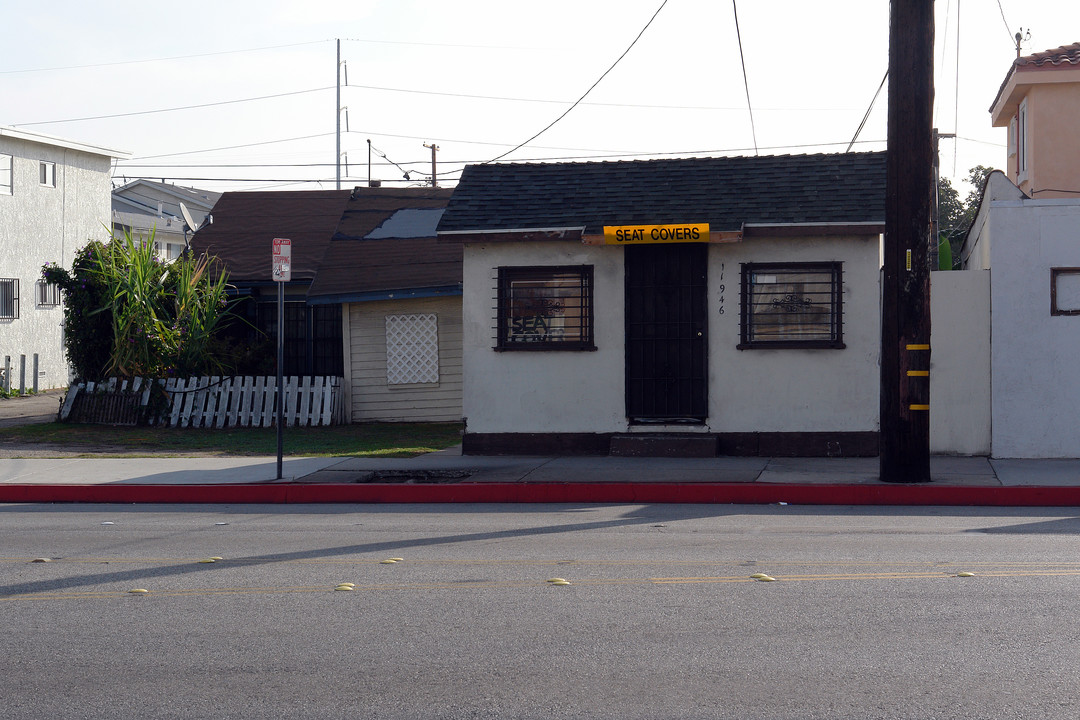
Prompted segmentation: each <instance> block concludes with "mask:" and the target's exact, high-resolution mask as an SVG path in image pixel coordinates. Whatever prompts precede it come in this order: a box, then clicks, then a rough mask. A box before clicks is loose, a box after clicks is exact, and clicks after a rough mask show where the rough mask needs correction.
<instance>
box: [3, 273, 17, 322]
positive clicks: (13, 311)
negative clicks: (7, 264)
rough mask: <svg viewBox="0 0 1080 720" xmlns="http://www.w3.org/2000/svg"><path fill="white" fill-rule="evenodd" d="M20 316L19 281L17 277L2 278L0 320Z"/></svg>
mask: <svg viewBox="0 0 1080 720" xmlns="http://www.w3.org/2000/svg"><path fill="white" fill-rule="evenodd" d="M18 317H19V281H18V280H17V279H16V278H0V320H14V319H16V318H18Z"/></svg>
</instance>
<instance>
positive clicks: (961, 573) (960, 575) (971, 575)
mask: <svg viewBox="0 0 1080 720" xmlns="http://www.w3.org/2000/svg"><path fill="white" fill-rule="evenodd" d="M956 577H975V573H973V572H967V571H966V570H965V571H964V572H958V573H956Z"/></svg>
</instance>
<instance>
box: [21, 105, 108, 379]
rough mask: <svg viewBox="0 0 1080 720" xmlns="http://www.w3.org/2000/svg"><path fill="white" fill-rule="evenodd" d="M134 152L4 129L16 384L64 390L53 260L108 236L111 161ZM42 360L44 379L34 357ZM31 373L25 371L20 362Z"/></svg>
mask: <svg viewBox="0 0 1080 720" xmlns="http://www.w3.org/2000/svg"><path fill="white" fill-rule="evenodd" d="M123 157H128V153H124V152H120V151H117V150H110V149H107V148H102V147H96V146H93V145H87V144H85V143H80V142H75V141H71V140H64V139H61V138H56V137H51V136H48V135H42V134H39V133H35V132H29V131H26V130H20V129H15V128H10V127H3V126H0V368H2V367H3V363H4V361H5V358H8V357H9V358H11V367H12V377H11V379H10V381H11V387H13V388H19V387H20V379H21V378H22V382H24V383H25V388H27V389H32V388H34V387H38V388H39V389H47V388H55V387H64V386H66V385H67V383H68V366H67V362H66V359H65V357H64V348H63V331H62V323H63V309H62V307H61V300H60V294H59V292H58V291H57V288H55V287H50V286H47V285H44V284H42V283H41V282H40V277H41V268H42V266H43V265H45V264H46V263H50V262H52V263H57V264H60V265H63V266H65V267H70V266H71V263H72V260H73V259H74V256H75V251H76V250H77V249H78V248H80V247H82V246H83V245H85V244H86V243H87V241H88V240H91V239H97V240H104V239H106V237H107V236H108V233H109V224H110V192H111V190H112V187H111V179H110V178H111V163H112V160H113V159H114V158H123ZM35 355H36V356H37V376H36V377H35V376H34V374H33V373H34V357H35ZM23 359H25V360H24V362H25V366H24V367H25V370H24V371H22V372H21V373H20V361H21V360H23Z"/></svg>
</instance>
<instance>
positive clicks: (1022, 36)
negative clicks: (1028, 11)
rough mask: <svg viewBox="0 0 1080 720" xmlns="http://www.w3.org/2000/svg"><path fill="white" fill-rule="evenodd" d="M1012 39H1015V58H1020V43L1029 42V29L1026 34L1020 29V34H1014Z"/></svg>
mask: <svg viewBox="0 0 1080 720" xmlns="http://www.w3.org/2000/svg"><path fill="white" fill-rule="evenodd" d="M1014 37H1015V38H1016V57H1020V42H1021V41H1024V42H1027V41H1029V40H1031V28H1028V31H1027V32H1026V33H1025V32H1024V28H1020V32H1018V33H1016V35H1015V36H1014Z"/></svg>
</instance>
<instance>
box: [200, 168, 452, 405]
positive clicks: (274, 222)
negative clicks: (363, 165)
mask: <svg viewBox="0 0 1080 720" xmlns="http://www.w3.org/2000/svg"><path fill="white" fill-rule="evenodd" d="M450 193H451V191H450V190H449V189H437V188H403V189H390V188H387V189H383V188H356V189H354V190H352V191H347V190H341V191H336V190H328V191H322V190H320V191H305V192H285V191H274V192H233V193H225V194H224V195H223V196H222V197H221V199H220V200H219V201H218V204H217V205H216V206H215V208H214V218H213V223H212V224H211V225H208V226H206V227H204V228H203V229H202V230H200V231H199V232H198V233H197V234H196V235H195V238H194V239H193V241H192V247H193V249H194V250H195V251H196V252H203V251H206V252H209V253H210V254H212V255H216V256H217V257H218V258H219V259H221V260H222V261H223V263H224V264H225V267H226V268H227V269H228V271H229V280H230V283H231V284H232V285H234V286H235V287H236V291H237V293H238V294H240V295H241V296H243V297H246V298H248V300H247V301H246V302H244V303H241V304H240V307H241V308H243V310H242V312H243V313H244V315H245V316H246V318H247V320H248V321H249V323H250V325H251V326H252V327H254V328H256V329H257V332H255V331H250V332H248V333H247V337H246V342H248V343H249V346H250V347H252V348H254V349H255V351H254V352H253V353H252V354H253V355H255V356H256V361H258V360H259V359H262V360H264V361H265V360H269V361H270V362H271V363H272V360H273V355H272V353H269V354H268V353H267V352H265V347H266V346H265V345H264V350H263V351H259V349H258V348H259V342H260V340H261V342H263V343H267V342H269V343H270V345H272V339H273V338H276V336H277V306H276V302H277V287H276V285H275V283H274V281H273V279H272V277H271V247H272V242H273V239H274V238H276V237H281V238H288V239H290V240H291V241H292V280H291V282H289V283H287V284H286V286H285V289H284V290H285V301H286V302H285V336H286V345H285V354H286V360H285V373H286V374H287V375H336V376H339V377H342V378H343V379H344V384H345V387H346V391H347V393H348V398H349V399H348V406H349V408H350V413H349V418H350V421H351V422H366V421H454V420H460V419H461V392H462V391H461V387H462V386H461V356H462V352H461V278H462V265H461V258H462V252H461V248H460V247H454V246H448V245H446V244H439V243H437V242H436V240H435V227H436V225H437V224H438V221H439V219H440V217H441V216H442V212H443V209H444V208H445V207H446V203H447V201H448V200H449V197H450Z"/></svg>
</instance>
